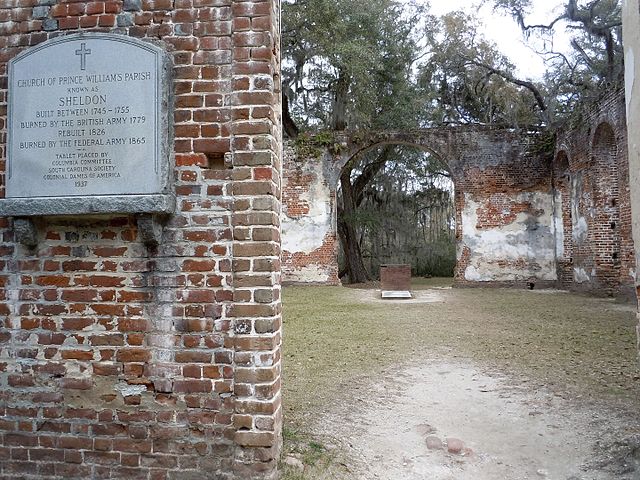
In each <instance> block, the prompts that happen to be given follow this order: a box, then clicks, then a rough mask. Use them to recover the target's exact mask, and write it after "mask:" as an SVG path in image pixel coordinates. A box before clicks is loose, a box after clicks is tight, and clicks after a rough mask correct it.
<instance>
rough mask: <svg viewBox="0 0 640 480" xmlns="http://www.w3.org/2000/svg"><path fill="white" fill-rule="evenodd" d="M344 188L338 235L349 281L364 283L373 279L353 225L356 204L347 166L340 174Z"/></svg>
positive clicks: (341, 184) (339, 213)
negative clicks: (366, 266) (366, 265)
mask: <svg viewBox="0 0 640 480" xmlns="http://www.w3.org/2000/svg"><path fill="white" fill-rule="evenodd" d="M340 186H341V188H342V208H341V209H340V210H339V212H338V235H340V242H341V243H342V250H343V251H344V260H345V269H346V273H347V276H348V277H349V282H348V283H363V282H366V281H368V280H370V279H371V277H370V276H369V273H368V272H367V269H366V268H365V266H364V262H363V261H362V251H361V250H360V244H359V243H358V234H357V232H356V229H355V226H354V225H353V221H352V218H353V215H354V214H355V205H354V202H353V189H352V188H351V169H350V168H346V169H345V171H344V172H343V173H342V175H341V176H340Z"/></svg>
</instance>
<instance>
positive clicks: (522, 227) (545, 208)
mask: <svg viewBox="0 0 640 480" xmlns="http://www.w3.org/2000/svg"><path fill="white" fill-rule="evenodd" d="M513 201H514V202H515V203H530V204H531V211H533V212H535V211H541V212H545V213H546V214H544V213H543V214H542V215H532V214H530V213H526V212H521V213H518V214H517V215H516V218H515V220H514V221H513V222H511V223H509V224H507V225H502V226H499V227H494V228H491V229H478V210H479V209H480V208H482V206H483V205H484V204H485V203H486V202H477V201H475V200H474V199H473V198H472V196H471V195H469V194H465V202H464V210H463V212H462V232H463V238H462V247H463V248H464V247H468V249H469V251H470V252H471V257H470V259H469V264H468V266H467V268H466V270H465V272H464V276H465V279H466V280H469V281H476V282H489V281H494V282H495V281H498V282H500V281H518V280H527V279H530V278H532V277H534V278H537V279H539V280H551V281H553V280H557V273H556V264H555V240H554V236H553V231H552V230H553V219H552V215H550V213H551V212H552V211H553V196H552V195H551V194H548V193H543V192H525V193H520V194H517V195H515V196H514V197H513Z"/></svg>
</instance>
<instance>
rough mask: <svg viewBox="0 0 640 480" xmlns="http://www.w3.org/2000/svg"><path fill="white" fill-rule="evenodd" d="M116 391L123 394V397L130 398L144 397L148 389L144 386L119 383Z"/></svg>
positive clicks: (115, 388)
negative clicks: (134, 396)
mask: <svg viewBox="0 0 640 480" xmlns="http://www.w3.org/2000/svg"><path fill="white" fill-rule="evenodd" d="M114 390H116V391H117V392H119V393H120V394H122V396H123V397H130V396H132V395H142V394H143V393H144V392H146V391H147V387H145V386H144V385H127V384H124V383H118V384H117V385H116V386H115V387H114Z"/></svg>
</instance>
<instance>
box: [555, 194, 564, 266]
mask: <svg viewBox="0 0 640 480" xmlns="http://www.w3.org/2000/svg"><path fill="white" fill-rule="evenodd" d="M553 207H554V208H553V221H554V232H555V236H556V257H557V258H564V223H563V221H562V192H560V191H556V192H555V196H554V201H553Z"/></svg>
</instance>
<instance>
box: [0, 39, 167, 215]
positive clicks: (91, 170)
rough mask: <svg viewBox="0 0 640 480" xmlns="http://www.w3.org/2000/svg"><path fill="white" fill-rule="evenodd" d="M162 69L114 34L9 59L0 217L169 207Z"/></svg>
mask: <svg viewBox="0 0 640 480" xmlns="http://www.w3.org/2000/svg"><path fill="white" fill-rule="evenodd" d="M169 72H170V64H169V60H168V57H167V55H166V54H165V53H164V52H163V50H162V49H160V48H158V47H156V46H154V45H152V44H149V43H146V42H142V41H139V40H136V39H132V38H129V37H126V36H122V35H113V34H99V33H88V34H79V35H68V36H64V37H58V38H56V39H53V40H50V41H47V42H45V43H43V44H41V45H39V46H37V47H34V48H31V49H29V50H27V51H25V52H23V53H22V54H20V55H19V56H17V57H16V58H14V59H13V60H11V61H10V62H9V85H8V95H9V97H8V122H7V126H8V145H7V147H8V148H7V169H6V198H7V200H5V201H4V202H3V204H2V205H0V214H5V215H48V214H65V213H100V212H136V211H140V212H153V211H169V210H171V208H172V203H173V201H174V200H173V195H172V193H171V181H170V173H171V171H172V166H171V157H172V155H171V149H170V123H169V110H170V108H169V79H168V77H169ZM12 199H15V200H14V201H11V200H12Z"/></svg>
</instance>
